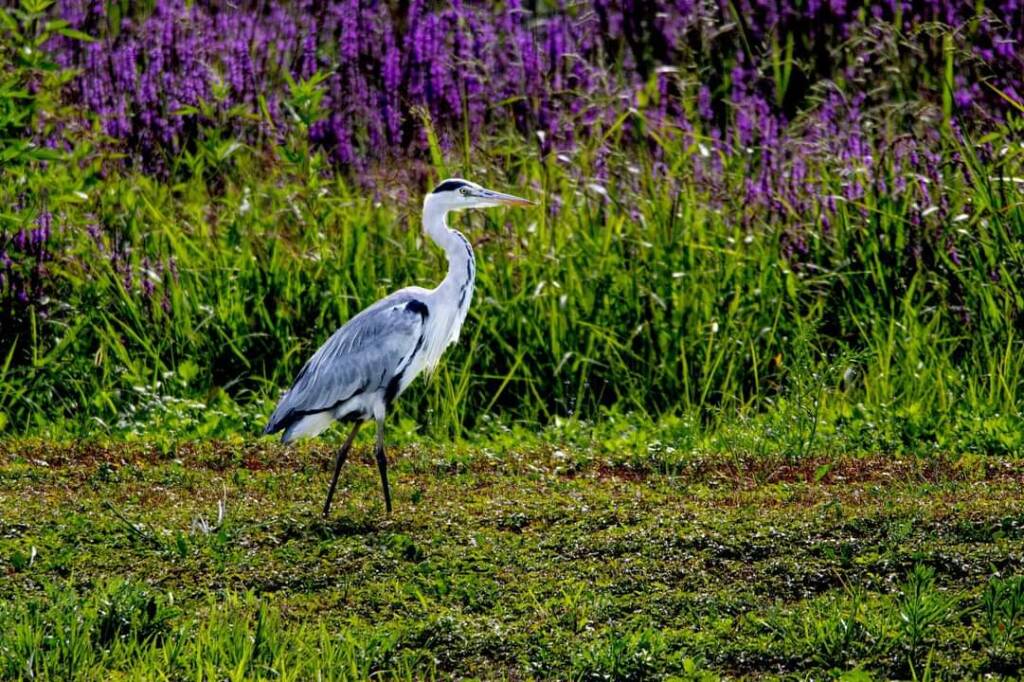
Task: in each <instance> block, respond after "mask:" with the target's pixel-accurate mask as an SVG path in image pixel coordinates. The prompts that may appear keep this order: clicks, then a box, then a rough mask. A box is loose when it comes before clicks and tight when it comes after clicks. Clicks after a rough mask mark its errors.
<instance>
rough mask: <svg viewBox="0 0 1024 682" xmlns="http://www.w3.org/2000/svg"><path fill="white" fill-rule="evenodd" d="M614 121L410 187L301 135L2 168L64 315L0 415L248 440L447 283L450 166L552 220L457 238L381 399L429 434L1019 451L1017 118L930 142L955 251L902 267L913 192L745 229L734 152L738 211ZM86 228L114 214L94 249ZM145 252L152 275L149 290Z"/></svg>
mask: <svg viewBox="0 0 1024 682" xmlns="http://www.w3.org/2000/svg"><path fill="white" fill-rule="evenodd" d="M315 85H316V84H315V82H314V83H303V84H297V85H296V86H295V87H296V91H295V94H294V100H293V103H292V104H293V108H294V109H295V110H296V111H297V112H299V114H298V115H299V117H300V118H309V119H310V120H312V116H311V115H309V112H310V111H311V110H312V109H315V107H316V106H317V104H316V87H315ZM303 112H306V113H305V114H303ZM632 116H633V119H632V120H631V121H628V123H630V125H633V126H642V125H644V124H645V121H644V120H642V118H641V115H640V114H639V113H636V114H633V115H632ZM622 123H627V121H623V122H622ZM623 128H624V126H614V127H612V128H611V129H609V130H608V131H607V133H606V135H605V136H604V137H603V138H600V139H593V140H589V141H583V142H581V146H580V149H579V151H578V153H576V154H574V155H573V156H572V157H564V156H562V157H557V156H554V155H548V156H546V157H540V156H539V154H538V152H537V150H536V148H535V147H534V146H532V145H531V144H530V143H529V142H527V141H524V140H522V139H521V138H519V137H517V136H509V137H507V138H498V139H491V140H466V141H465V147H464V148H463V149H457V150H448V151H447V152H445V151H443V150H441V149H439V148H435V153H434V155H433V158H434V167H433V168H428V169H424V170H423V171H422V172H419V173H405V174H393V175H387V174H386V169H383V168H378V169H376V170H375V171H373V173H372V174H371V175H369V176H364V177H361V178H358V179H355V180H354V179H351V178H346V177H343V176H340V175H337V174H335V173H333V172H331V170H330V167H329V164H328V163H327V161H326V160H325V158H324V156H323V154H322V153H321V152H319V151H317V150H315V149H311V148H310V147H309V146H308V144H307V143H306V142H305V137H304V135H303V134H302V131H301V129H300V130H298V131H297V132H296V133H295V134H293V135H291V136H288V137H286V138H283V139H282V140H281V141H280V142H279V143H276V144H269V143H268V144H267V145H266V146H261V147H260V148H250V147H247V146H245V145H243V144H240V143H238V142H236V141H233V140H230V139H227V138H226V137H225V136H224V133H223V132H221V130H220V129H218V128H217V127H216V126H212V127H211V128H210V130H208V131H206V134H205V136H204V142H203V144H201V145H199V147H198V148H197V149H195V150H192V151H190V152H189V153H188V154H187V155H185V156H183V157H182V158H181V159H180V164H179V167H177V168H176V169H175V170H174V172H173V173H172V175H171V177H170V179H169V180H166V179H156V178H153V177H149V176H145V175H141V174H137V173H125V172H121V171H118V170H117V169H116V166H112V165H110V164H109V163H104V161H103V158H104V157H103V155H102V154H99V153H97V152H95V151H93V150H86V151H79V152H77V154H78V155H77V157H75V161H74V163H75V164H76V166H77V168H78V171H77V172H69V171H68V168H67V166H64V167H63V169H61V168H49V169H46V170H45V171H40V170H38V167H37V166H24V167H16V168H14V169H13V171H12V182H5V183H4V196H5V197H6V198H7V199H10V198H11V197H12V196H13V195H14V194H15V193H16V188H17V187H18V186H19V182H20V183H22V184H24V183H30V184H31V183H35V184H36V185H37V186H38V187H39V189H40V191H41V192H42V193H43V194H44V195H45V196H46V197H47V198H48V199H47V203H48V205H49V206H50V207H51V210H54V212H55V214H57V215H58V216H59V220H60V222H61V224H62V225H63V237H62V239H63V240H64V246H65V253H64V254H63V257H62V259H61V261H60V262H59V263H58V264H56V265H55V267H54V268H53V271H54V274H55V276H56V278H55V282H56V283H55V284H54V297H55V298H56V299H58V300H56V301H54V302H51V304H50V305H49V306H48V308H47V309H46V310H45V311H42V310H39V309H30V310H26V311H25V318H24V321H23V324H22V326H21V328H19V329H16V330H5V331H4V334H3V335H2V337H0V338H2V339H3V340H4V347H0V360H2V361H3V362H2V363H0V414H3V415H4V417H3V419H2V423H3V424H6V429H7V430H8V431H18V432H21V431H44V432H47V431H51V432H52V431H69V430H70V431H71V432H81V431H87V432H97V431H99V432H114V433H120V432H125V431H132V430H138V429H140V428H141V429H154V430H159V431H168V430H169V431H171V432H175V433H183V434H191V435H204V434H211V433H225V432H230V431H237V430H243V431H246V430H248V431H251V432H256V431H257V430H258V427H259V425H260V421H261V420H262V418H263V415H264V414H265V413H266V412H267V411H269V409H270V406H271V403H272V402H273V401H274V400H275V399H276V397H277V396H278V394H279V392H280V390H282V389H283V388H286V387H287V386H288V384H289V383H290V380H291V378H292V377H293V376H294V374H295V372H296V370H297V369H298V367H299V366H300V365H301V363H302V362H303V361H304V359H305V358H306V357H307V356H308V355H309V354H311V353H312V352H313V350H315V348H316V347H317V345H318V344H319V343H321V342H322V341H323V340H325V339H326V338H327V336H328V335H329V334H330V333H331V332H332V331H333V330H334V329H335V328H336V327H337V326H338V325H340V324H342V323H343V322H344V321H345V320H347V319H348V318H350V317H351V316H352V315H354V314H355V313H356V312H358V311H359V310H360V309H361V308H362V307H364V306H366V305H368V304H369V303H371V302H372V301H373V300H375V299H376V298H378V297H380V296H382V295H384V294H386V293H387V292H389V291H391V290H394V289H397V288H399V287H402V286H406V285H410V284H419V285H423V286H433V285H434V284H435V283H436V282H438V281H439V280H440V279H441V277H442V276H443V274H444V267H445V263H444V259H443V255H442V254H441V252H440V251H439V250H438V249H436V248H435V247H433V246H432V245H431V244H430V243H429V240H427V239H426V238H425V237H423V236H422V234H421V231H420V226H419V203H420V197H421V195H422V193H423V192H424V191H426V190H427V189H428V188H429V186H430V185H431V183H433V182H435V181H436V180H437V179H438V178H440V177H442V176H444V175H462V176H467V177H471V178H473V179H474V180H477V181H479V182H481V183H482V184H485V185H489V186H494V187H497V188H499V189H508V190H512V191H516V192H518V193H520V194H525V195H527V196H531V197H533V198H536V199H538V200H539V201H540V202H541V206H540V207H539V208H538V209H536V210H530V211H518V212H513V211H507V212H501V211H491V212H485V213H483V212H482V213H478V214H471V215H462V216H458V217H456V218H454V219H453V221H452V222H453V224H454V226H456V227H458V228H460V229H462V230H464V231H465V232H466V233H467V234H468V235H469V236H470V238H471V240H472V241H473V242H474V243H475V244H476V246H477V258H478V261H479V280H478V288H477V292H476V296H475V299H474V305H473V307H472V309H471V312H470V318H469V321H468V323H467V325H466V328H465V330H464V333H463V339H462V341H461V343H460V344H459V345H458V347H456V348H454V349H453V350H451V351H450V352H449V353H448V355H447V356H446V358H445V361H444V362H443V363H442V365H441V368H440V370H439V371H438V373H437V375H436V376H435V377H433V378H431V379H429V380H427V381H420V382H418V383H417V384H416V385H415V387H414V389H412V390H411V391H410V393H409V394H407V396H405V397H404V398H403V400H402V401H400V403H401V405H400V410H401V414H402V415H405V416H407V417H413V418H415V419H416V420H417V422H419V423H420V424H422V425H423V428H424V429H427V430H429V431H430V432H433V433H436V434H442V433H443V434H449V435H451V434H461V433H465V432H466V431H467V430H472V429H475V428H477V427H479V426H480V424H481V421H480V420H481V417H483V416H484V415H494V414H497V415H501V416H502V418H503V419H505V420H509V419H511V420H523V421H526V422H530V423H534V422H540V423H550V422H552V421H553V420H555V419H556V418H566V417H572V418H582V419H585V420H593V419H598V418H600V416H601V415H602V414H604V413H606V411H608V410H614V411H624V412H628V411H642V412H646V413H649V414H653V415H676V416H684V417H686V418H687V419H692V420H696V423H701V424H704V425H706V426H707V425H710V426H714V425H715V424H718V423H720V422H722V420H726V421H728V420H734V419H735V417H736V416H740V417H742V418H744V419H751V418H756V419H758V420H761V421H760V422H759V423H762V424H763V428H764V429H766V430H774V431H775V432H776V433H778V432H787V433H789V434H791V436H792V437H791V439H790V440H791V441H792V442H791V446H790V447H789V448H788V449H790V450H792V451H793V452H794V453H797V454H799V453H800V452H803V451H805V450H806V449H807V448H808V447H809V446H810V445H811V444H813V442H814V440H815V439H816V438H817V437H819V436H820V435H823V434H835V433H838V432H841V433H843V434H844V437H846V436H848V437H850V438H852V439H853V442H855V443H860V444H861V445H863V446H864V447H867V448H885V449H899V448H905V447H908V446H913V447H920V446H921V444H924V445H925V447H934V448H940V449H944V448H953V447H956V448H968V449H970V448H977V449H981V450H992V449H996V450H1000V451H1014V452H1017V451H1020V449H1021V448H1022V447H1024V437H1022V435H1021V430H1020V429H1019V428H1018V426H1019V423H1020V418H1021V413H1020V399H1021V389H1022V363H1024V353H1022V352H1021V350H1022V346H1021V344H1022V333H1024V330H1022V326H1021V320H1022V317H1021V307H1022V297H1021V291H1020V285H1019V282H1020V275H1021V272H1022V271H1024V250H1022V246H1021V240H1022V237H1024V214H1022V211H1021V198H1022V192H1021V184H1020V182H1019V181H1018V180H1016V179H1015V178H1018V177H1020V176H1021V175H1024V171H1022V170H1021V153H1022V150H1021V149H1020V147H1019V145H1017V144H1015V143H1014V139H1015V134H1016V133H1015V131H1017V129H1018V128H1019V126H1016V125H1015V124H1014V123H1012V122H1011V124H1009V125H1008V127H1006V128H1005V129H1004V130H1003V131H1002V132H1001V133H995V134H993V135H991V136H989V137H988V138H987V139H986V140H983V141H981V142H984V143H986V144H989V145H992V146H994V147H996V148H998V147H1000V146H1005V147H1006V150H1007V151H1006V152H1005V153H1004V154H1002V155H997V156H995V157H994V160H990V161H988V162H982V161H981V160H980V159H979V157H978V156H976V155H975V153H974V146H973V145H974V144H975V143H974V142H970V141H964V140H963V138H958V137H954V136H952V135H950V136H948V137H947V139H946V141H945V143H944V145H943V154H944V155H945V157H946V160H947V166H946V168H947V170H946V171H945V175H944V179H943V182H944V184H945V187H944V191H945V192H946V193H947V195H948V197H949V199H950V202H951V205H952V206H953V207H954V208H955V207H957V206H970V207H971V217H970V219H969V220H968V221H965V222H964V223H962V225H960V229H959V230H958V231H957V236H956V238H955V243H956V248H957V250H958V253H959V255H960V264H957V263H954V262H953V261H951V260H949V259H948V258H947V259H945V260H942V259H941V257H940V258H939V259H938V261H937V262H927V263H926V262H921V261H920V260H915V258H914V256H913V255H912V254H911V252H910V250H909V249H907V248H906V245H907V243H908V240H910V239H920V238H921V237H922V236H921V235H920V234H917V235H915V234H912V230H913V228H912V227H911V226H910V224H909V222H908V213H909V209H910V207H909V206H908V205H907V203H906V202H907V201H909V200H906V199H894V198H892V197H891V196H889V195H887V194H883V193H881V192H880V191H879V190H877V189H872V188H868V189H867V193H866V195H865V197H864V198H863V199H862V200H860V201H858V202H856V203H853V204H849V205H841V206H840V211H839V213H838V215H837V217H836V220H835V221H834V223H833V224H832V225H831V226H830V228H829V229H828V230H827V231H826V230H824V229H823V227H822V226H821V225H820V224H818V223H817V222H816V217H814V216H793V217H792V222H791V223H789V224H787V223H786V222H780V221H779V220H778V218H771V219H769V218H768V217H764V218H763V219H761V218H760V217H758V216H754V218H753V220H752V222H751V225H752V226H753V227H752V228H750V229H743V228H741V227H740V226H739V225H738V224H735V223H734V222H733V218H731V217H730V216H738V215H743V206H742V187H743V181H744V177H745V174H746V173H748V172H750V168H751V166H750V165H749V163H747V162H745V161H744V160H743V159H742V158H738V157H732V158H726V159H724V162H725V164H726V168H725V173H726V174H727V175H728V177H730V178H732V180H733V181H734V184H735V188H736V192H735V195H733V196H727V197H724V198H723V197H709V196H708V195H707V193H706V191H705V190H703V189H702V187H703V185H702V184H701V183H700V182H699V181H698V180H697V179H696V178H695V177H694V174H693V171H692V164H691V161H692V158H693V157H694V156H695V155H699V154H704V153H706V150H704V149H702V148H701V147H700V146H699V145H688V144H687V143H686V142H684V141H683V140H682V139H681V138H679V137H678V136H672V135H660V136H656V137H653V138H652V139H655V140H657V148H656V149H655V150H653V152H643V151H640V150H638V149H636V147H635V146H631V145H629V144H627V142H626V139H625V138H624V133H623V132H622V131H623ZM608 150H611V151H610V153H609V152H608ZM599 157H601V158H600V161H599V160H598V159H599ZM954 157H956V158H957V159H962V161H958V162H957V163H953V159H954ZM656 158H658V159H663V160H664V162H665V163H666V164H667V168H668V170H667V171H662V170H657V169H656V168H655V159H656ZM455 159H459V160H458V161H455ZM882 163H885V161H884V160H883V161H882ZM446 164H447V165H446ZM819 164H820V165H819V167H816V168H812V169H810V174H811V175H812V176H815V175H816V176H817V177H820V178H822V179H824V181H825V184H826V186H828V185H829V183H832V184H833V185H834V186H835V187H836V191H837V192H838V191H839V186H840V177H841V173H842V172H843V171H844V169H843V167H842V162H841V161H839V160H828V159H824V160H820V161H819ZM599 166H603V167H604V168H605V169H606V171H600V170H599ZM19 173H20V174H21V178H19V177H18V174H19ZM603 174H604V175H603ZM44 185H45V186H46V188H45V190H44V189H43V186H44ZM955 212H956V211H955V210H954V211H952V212H951V213H955ZM88 224H102V225H103V226H104V232H103V236H102V239H101V242H100V243H99V244H97V243H96V241H94V240H93V238H92V237H91V236H89V234H88V233H87V231H86V230H85V226H86V225H88ZM793 230H800V231H801V234H802V236H803V237H804V238H805V239H806V242H807V244H808V253H807V254H805V255H804V256H802V257H801V258H800V259H794V258H789V257H787V256H785V255H784V254H785V249H784V241H785V240H786V239H787V237H788V236H789V235H790V234H791V233H792V231H793ZM119 250H120V252H122V253H123V254H126V258H127V260H128V261H129V262H131V264H132V267H133V273H134V274H133V276H134V278H135V279H134V280H132V282H131V283H130V286H129V287H128V288H127V289H126V287H125V285H124V283H123V279H124V276H123V273H121V272H118V271H117V269H116V268H115V266H114V264H113V262H112V261H111V260H110V258H109V254H110V253H111V252H114V251H119ZM935 251H936V252H941V251H942V249H941V248H937V249H935ZM144 259H146V261H147V262H148V263H150V264H154V263H162V264H165V265H166V266H167V269H165V270H164V271H163V273H162V275H160V276H159V277H158V276H157V275H156V274H153V273H152V272H150V273H149V274H146V273H145V272H143V269H142V265H143V261H144ZM172 261H173V262H174V263H175V273H174V274H172V272H171V270H170V267H169V264H170V263H171V262H172ZM151 269H152V268H151ZM143 278H148V279H150V281H151V282H154V286H155V292H154V294H153V295H152V296H145V295H143V294H142V292H141V291H140V286H141V281H142V279H143ZM787 438H789V436H787Z"/></svg>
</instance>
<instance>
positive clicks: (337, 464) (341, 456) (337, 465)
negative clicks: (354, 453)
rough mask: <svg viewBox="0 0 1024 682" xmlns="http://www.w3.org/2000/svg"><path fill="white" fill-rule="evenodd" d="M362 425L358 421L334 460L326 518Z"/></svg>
mask: <svg viewBox="0 0 1024 682" xmlns="http://www.w3.org/2000/svg"><path fill="white" fill-rule="evenodd" d="M362 425H363V423H362V422H358V421H357V422H356V423H355V424H354V425H353V426H352V430H351V431H350V432H349V434H348V438H346V439H345V443H344V444H343V445H342V446H341V449H340V450H338V457H337V459H335V460H334V477H333V478H331V487H330V488H328V489H327V501H326V502H324V518H327V514H328V513H329V512H330V511H331V500H332V499H334V487H335V486H336V485H338V473H339V472H341V465H342V464H344V463H345V460H346V459H347V458H348V451H349V450H351V449H352V441H354V440H355V439H356V434H357V433H359V427H360V426H362Z"/></svg>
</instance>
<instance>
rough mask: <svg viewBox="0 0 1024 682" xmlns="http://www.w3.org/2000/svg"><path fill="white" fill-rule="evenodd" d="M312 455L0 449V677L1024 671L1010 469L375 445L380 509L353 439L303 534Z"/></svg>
mask: <svg viewBox="0 0 1024 682" xmlns="http://www.w3.org/2000/svg"><path fill="white" fill-rule="evenodd" d="M330 457H331V450H330V448H329V446H327V445H324V444H308V445H303V446H301V447H299V448H295V449H290V450H285V449H283V448H280V447H278V446H276V445H274V446H271V445H266V444H226V443H222V444H205V445H195V446H180V447H175V448H171V449H169V450H166V451H163V452H158V451H157V450H156V449H154V448H150V447H147V446H145V445H117V446H103V445H88V444H71V445H67V444H65V445H60V446H55V445H52V444H49V443H46V442H33V441H21V442H17V443H7V444H6V445H4V446H2V447H0V510H2V513H0V576H2V579H0V618H2V620H3V627H0V676H7V677H11V678H17V677H19V676H24V677H26V678H27V677H28V676H29V674H35V675H37V677H38V678H43V679H47V678H48V679H71V678H76V677H77V678H79V679H109V678H111V677H114V678H123V679H140V678H141V679H151V678H161V677H167V678H170V679H186V678H187V679H254V678H261V679H316V676H317V675H321V676H322V678H324V679H344V678H353V679H359V678H363V677H365V676H367V675H370V674H376V675H378V676H379V677H381V678H389V677H392V676H397V677H404V678H415V679H420V678H424V677H435V676H436V677H442V678H445V677H459V678H464V677H476V678H481V679H496V678H499V679H531V678H556V679H659V678H664V677H672V676H675V677H677V678H682V679H691V678H694V679H716V678H718V677H724V678H744V677H750V678H776V677H780V678H794V679H812V678H813V679H820V678H828V677H836V676H840V675H844V674H845V675H846V678H847V679H886V678H906V679H910V678H913V677H916V678H917V679H922V678H924V677H926V676H932V677H934V678H939V679H963V678H979V677H982V676H986V675H992V676H997V677H998V676H1009V677H1012V676H1014V675H1017V674H1019V671H1020V670H1021V666H1024V594H1021V593H1022V592H1024V590H1022V589H1021V588H1022V585H1021V584H1020V581H1019V580H1016V582H1015V579H1014V578H1013V576H1014V574H1017V573H1019V572H1020V569H1021V566H1022V563H1024V495H1022V494H1021V489H1022V482H1024V462H1022V461H1020V460H1004V461H1001V460H998V459H971V460H965V459H961V460H954V459H945V458H928V459H922V458H907V459H899V458H893V457H860V458H854V457H849V458H846V457H844V458H836V459H833V460H828V459H822V458H818V459H813V458H807V459H804V460H801V461H791V460H782V459H772V458H757V459H741V458H729V457H710V456H708V457H704V458H694V459H693V460H691V461H689V462H687V463H685V464H682V465H677V466H674V467H672V473H671V474H669V473H665V471H664V470H662V471H658V470H657V468H656V467H654V468H652V469H638V468H630V467H627V466H618V465H611V464H609V463H608V462H605V461H602V460H600V459H597V458H591V457H588V455H587V453H586V452H578V451H573V452H570V453H566V452H563V451H562V450H560V449H558V448H556V447H554V446H551V445H542V444H538V445H529V446H523V447H522V448H504V449H502V450H501V451H498V450H489V449H487V448H485V447H475V446H474V448H472V449H470V450H468V451H467V450H466V448H465V447H463V448H462V449H461V450H460V451H459V453H458V454H451V453H449V452H446V451H445V450H442V449H441V448H437V447H433V446H431V447H427V446H408V447H404V448H396V449H395V450H394V451H392V453H391V459H392V461H393V466H392V490H393V494H394V498H395V511H394V513H393V514H392V515H390V516H386V515H385V514H384V509H383V502H382V496H381V493H380V490H379V482H378V478H377V472H376V468H375V466H374V465H373V462H372V456H371V453H370V451H369V449H368V448H367V446H366V445H365V444H361V445H360V446H358V448H357V452H356V453H355V454H354V456H353V457H352V458H351V459H350V462H349V464H347V465H346V468H345V469H344V470H343V474H342V477H341V481H340V484H339V491H338V495H337V496H336V498H335V508H334V510H333V511H332V514H331V516H330V518H329V519H328V520H326V521H325V520H323V519H322V518H321V517H320V507H321V505H322V502H323V496H324V493H325V490H326V486H327V482H328V476H329V466H330ZM221 506H222V508H223V512H220V511H219V507H221ZM1014 590H1016V592H1014ZM1018 602H1019V603H1018ZM68 613H74V614H77V615H76V616H69V615H68ZM31 652H34V653H31ZM29 670H31V671H32V673H29V672H28V671H29Z"/></svg>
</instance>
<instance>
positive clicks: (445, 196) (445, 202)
mask: <svg viewBox="0 0 1024 682" xmlns="http://www.w3.org/2000/svg"><path fill="white" fill-rule="evenodd" d="M428 202H429V203H431V204H436V205H439V206H441V207H443V208H444V210H446V211H461V210H464V209H467V208H491V207H493V206H535V205H536V204H535V202H533V201H530V200H528V199H521V198H520V197H516V196H512V195H511V194H503V193H502V192H495V191H494V190H491V189H486V188H484V187H481V186H480V185H478V184H476V183H475V182H470V181H469V180H463V179H461V178H451V179H449V180H445V181H444V182H442V183H441V184H440V185H438V186H437V187H435V188H434V191H433V192H431V193H430V194H428V195H427V198H426V199H425V200H424V203H428Z"/></svg>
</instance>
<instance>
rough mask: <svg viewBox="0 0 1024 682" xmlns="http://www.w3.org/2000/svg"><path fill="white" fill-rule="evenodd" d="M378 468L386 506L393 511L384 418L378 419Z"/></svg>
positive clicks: (389, 511) (389, 510)
mask: <svg viewBox="0 0 1024 682" xmlns="http://www.w3.org/2000/svg"><path fill="white" fill-rule="evenodd" d="M377 468H378V469H380V484H381V486H383V487H384V506H385V507H386V508H387V510H388V514H390V513H391V488H389V487H388V459H387V457H385V456H384V418H383V417H380V418H378V419H377Z"/></svg>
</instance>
